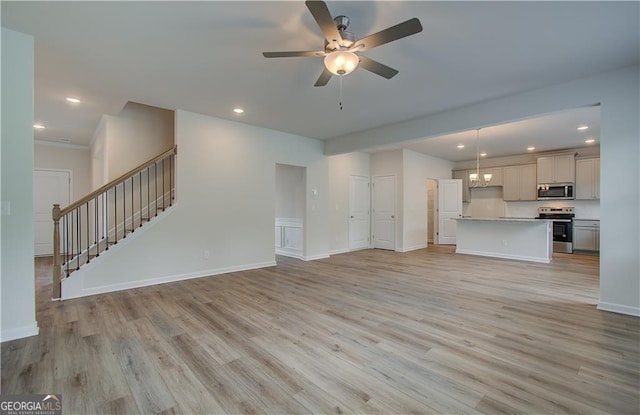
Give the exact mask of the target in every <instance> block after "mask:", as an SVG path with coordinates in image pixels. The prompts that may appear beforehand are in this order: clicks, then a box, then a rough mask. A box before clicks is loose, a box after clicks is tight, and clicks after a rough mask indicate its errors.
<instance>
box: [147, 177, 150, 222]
mask: <svg viewBox="0 0 640 415" xmlns="http://www.w3.org/2000/svg"><path fill="white" fill-rule="evenodd" d="M150 168H151V167H147V220H151V203H150V201H149V196H150V195H151V191H150V190H149V181H150V180H151V173H150V172H149V169H150Z"/></svg>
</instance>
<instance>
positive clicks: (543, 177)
mask: <svg viewBox="0 0 640 415" xmlns="http://www.w3.org/2000/svg"><path fill="white" fill-rule="evenodd" d="M537 167H538V170H537V172H538V183H573V182H575V180H576V170H575V169H576V163H575V156H574V155H573V154H564V155H559V156H545V157H538V163H537Z"/></svg>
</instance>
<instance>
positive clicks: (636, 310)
mask: <svg viewBox="0 0 640 415" xmlns="http://www.w3.org/2000/svg"><path fill="white" fill-rule="evenodd" d="M598 310H602V311H610V312H612V313H618V314H627V315H629V316H635V317H640V307H630V306H628V305H622V304H613V303H605V302H603V301H600V302H599V303H598Z"/></svg>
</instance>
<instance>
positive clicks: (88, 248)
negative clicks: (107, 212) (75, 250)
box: [86, 201, 91, 264]
mask: <svg viewBox="0 0 640 415" xmlns="http://www.w3.org/2000/svg"><path fill="white" fill-rule="evenodd" d="M86 222H87V264H88V263H89V251H90V249H91V248H90V245H89V244H90V239H89V238H90V236H89V202H88V201H87V219H86Z"/></svg>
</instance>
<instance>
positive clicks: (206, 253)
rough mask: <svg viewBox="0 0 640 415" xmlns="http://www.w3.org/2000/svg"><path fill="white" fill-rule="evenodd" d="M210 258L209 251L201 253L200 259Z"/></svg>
mask: <svg viewBox="0 0 640 415" xmlns="http://www.w3.org/2000/svg"><path fill="white" fill-rule="evenodd" d="M210 256H211V254H210V253H209V251H203V252H202V259H209V257H210Z"/></svg>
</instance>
